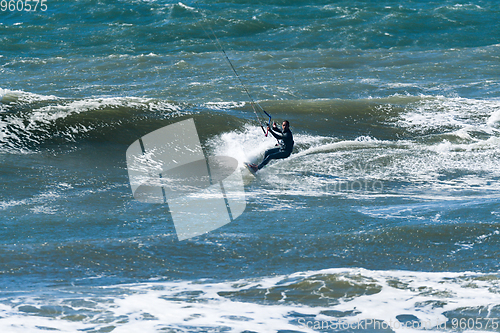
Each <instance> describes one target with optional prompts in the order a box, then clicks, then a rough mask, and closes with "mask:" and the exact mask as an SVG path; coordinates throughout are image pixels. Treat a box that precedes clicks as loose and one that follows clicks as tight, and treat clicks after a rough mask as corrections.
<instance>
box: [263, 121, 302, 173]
mask: <svg viewBox="0 0 500 333" xmlns="http://www.w3.org/2000/svg"><path fill="white" fill-rule="evenodd" d="M269 132H271V134H272V135H273V136H274V137H275V138H276V139H278V142H279V147H276V148H272V149H268V150H266V152H265V153H264V159H263V160H262V162H261V163H260V164H259V165H258V169H259V170H260V169H262V168H263V167H264V166H265V165H266V164H267V163H269V161H271V160H276V159H280V158H287V157H288V156H290V154H291V153H292V150H293V143H294V142H293V136H292V132H291V131H290V129H289V128H288V129H286V130H285V131H281V130H280V129H279V128H278V127H273V128H272V129H270V131H269Z"/></svg>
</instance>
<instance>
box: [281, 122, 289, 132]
mask: <svg viewBox="0 0 500 333" xmlns="http://www.w3.org/2000/svg"><path fill="white" fill-rule="evenodd" d="M282 126H283V130H286V129H289V128H290V122H289V121H288V120H283V124H282Z"/></svg>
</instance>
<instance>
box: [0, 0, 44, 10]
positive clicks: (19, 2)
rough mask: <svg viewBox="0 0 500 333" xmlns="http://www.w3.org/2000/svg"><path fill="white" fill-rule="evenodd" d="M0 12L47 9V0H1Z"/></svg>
mask: <svg viewBox="0 0 500 333" xmlns="http://www.w3.org/2000/svg"><path fill="white" fill-rule="evenodd" d="M0 10H1V11H2V12H36V11H42V12H44V11H46V10H47V0H9V1H7V0H1V1H0Z"/></svg>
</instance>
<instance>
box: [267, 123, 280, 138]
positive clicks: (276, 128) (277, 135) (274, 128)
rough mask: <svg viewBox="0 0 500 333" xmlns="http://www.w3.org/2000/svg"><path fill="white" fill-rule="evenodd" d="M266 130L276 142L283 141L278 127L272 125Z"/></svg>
mask: <svg viewBox="0 0 500 333" xmlns="http://www.w3.org/2000/svg"><path fill="white" fill-rule="evenodd" d="M267 129H268V130H269V132H270V133H271V134H272V135H273V136H274V137H275V138H276V139H278V140H281V139H283V134H281V133H283V132H281V130H280V129H279V128H278V127H274V125H273V128H270V127H269V126H267ZM275 131H276V132H279V133H276V132H275Z"/></svg>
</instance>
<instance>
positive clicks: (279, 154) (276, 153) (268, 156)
mask: <svg viewBox="0 0 500 333" xmlns="http://www.w3.org/2000/svg"><path fill="white" fill-rule="evenodd" d="M288 156H290V153H287V152H284V151H280V149H279V148H273V149H268V150H266V152H265V154H264V159H263V160H262V162H260V164H259V165H258V166H257V169H258V170H260V169H262V168H263V167H264V166H265V165H267V163H269V162H270V161H271V160H276V159H280V158H287V157H288Z"/></svg>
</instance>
